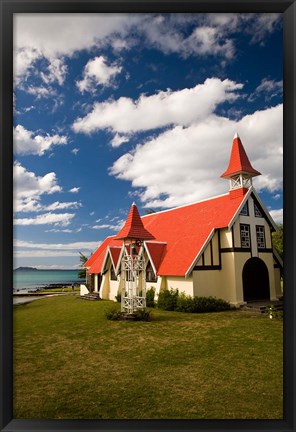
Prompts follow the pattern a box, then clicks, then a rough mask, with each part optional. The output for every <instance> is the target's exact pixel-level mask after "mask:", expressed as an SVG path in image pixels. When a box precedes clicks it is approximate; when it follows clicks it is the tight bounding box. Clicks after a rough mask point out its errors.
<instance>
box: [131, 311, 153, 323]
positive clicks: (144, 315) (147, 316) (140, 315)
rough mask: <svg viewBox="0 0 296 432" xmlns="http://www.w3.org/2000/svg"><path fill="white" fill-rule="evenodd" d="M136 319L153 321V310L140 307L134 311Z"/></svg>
mask: <svg viewBox="0 0 296 432" xmlns="http://www.w3.org/2000/svg"><path fill="white" fill-rule="evenodd" d="M134 321H151V311H148V310H146V309H139V310H137V311H136V312H135V313H134Z"/></svg>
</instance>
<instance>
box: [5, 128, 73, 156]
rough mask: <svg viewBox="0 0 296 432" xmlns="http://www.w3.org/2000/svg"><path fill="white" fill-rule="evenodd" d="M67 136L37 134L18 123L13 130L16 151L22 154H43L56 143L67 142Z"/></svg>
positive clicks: (63, 143)
mask: <svg viewBox="0 0 296 432" xmlns="http://www.w3.org/2000/svg"><path fill="white" fill-rule="evenodd" d="M67 143H68V141H67V137H66V136H60V135H57V134H55V135H49V134H47V135H45V136H42V135H36V134H34V132H32V131H29V130H27V129H25V128H24V127H23V126H22V125H17V126H16V127H15V128H14V132H13V144H14V152H15V153H16V154H20V155H28V154H32V155H38V156H42V155H43V154H44V153H45V152H46V151H48V150H51V148H52V146H54V145H65V144H67Z"/></svg>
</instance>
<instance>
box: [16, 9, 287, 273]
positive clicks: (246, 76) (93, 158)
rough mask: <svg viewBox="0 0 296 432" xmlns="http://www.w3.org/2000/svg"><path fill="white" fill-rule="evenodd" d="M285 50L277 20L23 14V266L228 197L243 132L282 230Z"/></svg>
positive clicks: (88, 248)
mask: <svg viewBox="0 0 296 432" xmlns="http://www.w3.org/2000/svg"><path fill="white" fill-rule="evenodd" d="M282 53H283V49H282V16H281V15H280V14H268V13H264V14H186V15H184V14H164V15H159V14H147V15H146V14H108V15H104V14H75V15H71V14H68V15H67V14H66V15H65V14H63V15H58V14H32V15H30V14H16V15H15V17H14V182H15V183H14V212H15V215H14V245H15V247H14V267H18V266H34V267H37V268H77V267H78V266H79V254H78V252H79V251H81V252H82V253H84V254H85V255H87V256H89V255H90V253H91V252H92V251H94V250H95V249H96V248H97V246H98V245H99V244H100V242H101V241H103V240H104V238H105V237H106V236H108V235H114V234H115V233H116V232H117V231H118V230H119V229H120V227H121V226H122V223H123V222H124V220H125V218H126V215H127V213H128V211H129V208H130V206H131V204H132V202H133V201H135V202H136V204H137V206H138V209H139V211H140V214H145V212H146V211H147V210H149V209H153V210H156V211H157V210H162V209H166V208H171V207H175V206H179V205H183V204H187V203H191V202H196V201H199V200H202V199H205V198H209V197H211V196H216V195H220V194H223V193H226V192H227V191H228V188H229V184H228V182H227V181H225V180H223V179H221V178H220V174H221V173H222V172H223V171H224V170H225V169H226V167H227V165H228V161H229V156H230V150H231V145H232V139H233V136H234V134H235V133H236V132H238V134H239V135H240V138H241V140H242V142H243V145H244V147H245V149H246V152H247V154H248V156H249V159H250V160H251V163H252V165H253V166H254V168H256V169H257V170H258V171H260V172H261V173H262V175H261V176H259V177H257V178H256V179H254V186H255V188H256V190H257V191H258V192H259V194H260V196H261V197H262V199H263V201H264V202H265V204H266V206H267V207H268V209H269V210H270V212H271V214H272V216H273V218H274V220H275V221H276V222H277V223H281V222H282V215H283V210H282V206H283V199H282V188H283V181H282V179H283V172H282V151H283V137H282V135H283V119H282V116H283V110H282V80H283V76H282V68H283V61H282V60H283V59H282Z"/></svg>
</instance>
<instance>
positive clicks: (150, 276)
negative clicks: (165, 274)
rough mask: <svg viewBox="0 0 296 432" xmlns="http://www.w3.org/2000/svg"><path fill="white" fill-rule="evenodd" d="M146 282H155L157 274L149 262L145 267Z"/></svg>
mask: <svg viewBox="0 0 296 432" xmlns="http://www.w3.org/2000/svg"><path fill="white" fill-rule="evenodd" d="M146 282H157V276H156V275H155V273H154V271H153V268H152V265H151V262H149V263H148V264H147V267H146Z"/></svg>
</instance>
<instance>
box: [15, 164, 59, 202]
mask: <svg viewBox="0 0 296 432" xmlns="http://www.w3.org/2000/svg"><path fill="white" fill-rule="evenodd" d="M13 176H14V193H15V198H16V199H19V200H25V199H27V198H31V199H36V200H38V199H39V198H40V196H41V195H43V194H49V195H50V194H53V193H56V192H61V187H60V186H59V185H58V184H57V178H56V174H55V173H54V172H50V173H47V174H45V176H43V177H41V176H36V174H35V173H33V172H31V171H27V170H26V168H24V167H23V166H22V165H21V164H20V163H19V162H17V161H15V162H14V166H13Z"/></svg>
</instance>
